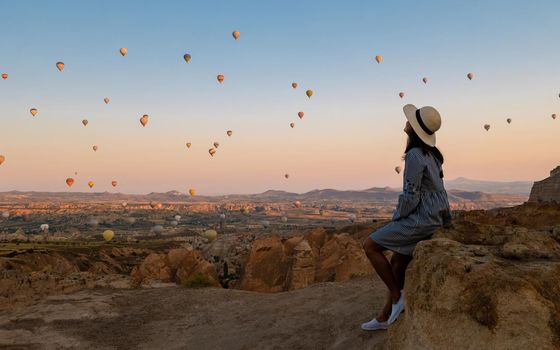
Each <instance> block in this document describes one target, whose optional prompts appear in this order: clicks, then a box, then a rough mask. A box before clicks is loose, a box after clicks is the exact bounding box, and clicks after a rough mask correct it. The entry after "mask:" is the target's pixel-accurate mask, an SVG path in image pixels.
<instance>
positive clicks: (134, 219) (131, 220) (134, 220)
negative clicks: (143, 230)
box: [124, 217, 136, 225]
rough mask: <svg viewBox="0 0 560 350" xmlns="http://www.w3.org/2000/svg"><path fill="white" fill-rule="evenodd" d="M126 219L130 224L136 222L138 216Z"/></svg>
mask: <svg viewBox="0 0 560 350" xmlns="http://www.w3.org/2000/svg"><path fill="white" fill-rule="evenodd" d="M124 221H126V222H127V223H128V224H131V225H132V224H134V223H135V222H136V218H133V217H127V218H126V219H124Z"/></svg>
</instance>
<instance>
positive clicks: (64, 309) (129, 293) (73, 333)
mask: <svg viewBox="0 0 560 350" xmlns="http://www.w3.org/2000/svg"><path fill="white" fill-rule="evenodd" d="M383 288H384V287H383V284H382V282H381V281H380V280H379V279H378V278H377V277H375V278H374V277H357V278H354V279H352V280H350V281H347V282H344V283H334V282H327V283H318V284H314V285H312V286H310V287H308V288H305V289H301V290H295V291H290V292H284V293H276V294H263V293H256V292H248V291H241V290H228V289H219V288H206V289H187V288H185V287H180V286H175V285H161V286H159V287H157V288H146V289H121V290H119V289H94V290H84V291H81V292H78V293H74V294H68V295H59V296H52V297H49V298H46V299H44V300H43V301H41V302H39V303H37V304H34V305H30V306H25V307H19V308H15V309H9V310H3V311H0V349H170V350H171V349H231V350H234V349H381V348H382V346H383V343H384V341H385V336H386V331H377V332H365V331H362V330H361V329H360V324H361V323H362V322H365V321H368V320H370V319H371V318H372V317H373V316H375V313H376V311H377V310H379V308H380V307H381V306H382V304H383V298H384V295H385V291H384V289H383Z"/></svg>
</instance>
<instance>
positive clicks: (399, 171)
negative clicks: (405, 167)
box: [395, 166, 402, 174]
mask: <svg viewBox="0 0 560 350" xmlns="http://www.w3.org/2000/svg"><path fill="white" fill-rule="evenodd" d="M401 170H402V168H401V167H400V166H396V167H395V171H396V172H397V174H400V173H401Z"/></svg>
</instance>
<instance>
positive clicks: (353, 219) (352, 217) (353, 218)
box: [348, 214, 357, 222]
mask: <svg viewBox="0 0 560 350" xmlns="http://www.w3.org/2000/svg"><path fill="white" fill-rule="evenodd" d="M348 219H349V220H350V222H354V221H356V219H357V217H356V214H349V215H348Z"/></svg>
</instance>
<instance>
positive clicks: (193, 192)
mask: <svg viewBox="0 0 560 350" xmlns="http://www.w3.org/2000/svg"><path fill="white" fill-rule="evenodd" d="M189 194H190V195H191V197H194V196H196V189H194V188H190V189H189Z"/></svg>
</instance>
